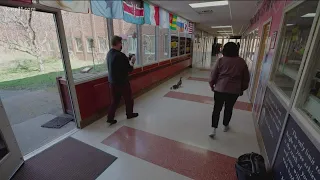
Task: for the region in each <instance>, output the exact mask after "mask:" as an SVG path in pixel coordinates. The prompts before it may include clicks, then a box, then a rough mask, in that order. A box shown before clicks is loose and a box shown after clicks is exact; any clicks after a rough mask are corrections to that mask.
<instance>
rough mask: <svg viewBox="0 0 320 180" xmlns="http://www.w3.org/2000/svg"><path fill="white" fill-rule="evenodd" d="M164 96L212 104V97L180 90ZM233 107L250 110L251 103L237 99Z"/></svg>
mask: <svg viewBox="0 0 320 180" xmlns="http://www.w3.org/2000/svg"><path fill="white" fill-rule="evenodd" d="M164 97H168V98H173V99H180V100H186V101H193V102H198V103H204V104H214V99H213V97H209V96H201V95H196V94H189V93H182V92H176V91H170V92H168V93H167V94H166V95H164ZM234 108H235V109H239V110H244V111H252V105H251V103H247V102H242V101H237V102H236V104H235V105H234Z"/></svg>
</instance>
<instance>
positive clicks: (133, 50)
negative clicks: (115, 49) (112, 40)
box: [113, 19, 141, 64]
mask: <svg viewBox="0 0 320 180" xmlns="http://www.w3.org/2000/svg"><path fill="white" fill-rule="evenodd" d="M113 33H114V35H117V36H120V37H122V52H123V53H125V54H126V55H127V56H129V55H130V54H135V55H136V54H137V50H138V48H137V42H138V40H137V38H138V34H137V25H135V24H131V23H127V22H125V21H123V20H122V19H113ZM140 62H141V61H140V59H137V62H136V64H140Z"/></svg>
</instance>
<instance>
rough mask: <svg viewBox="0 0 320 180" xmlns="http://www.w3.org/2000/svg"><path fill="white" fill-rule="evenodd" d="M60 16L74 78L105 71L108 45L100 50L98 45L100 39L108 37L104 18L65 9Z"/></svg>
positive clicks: (77, 78) (86, 76)
mask: <svg viewBox="0 0 320 180" xmlns="http://www.w3.org/2000/svg"><path fill="white" fill-rule="evenodd" d="M62 18H63V23H64V29H65V33H66V38H67V45H68V50H69V56H70V62H71V68H72V72H73V76H74V79H75V80H76V81H77V80H79V79H83V78H88V77H91V76H94V75H96V74H99V73H105V72H107V67H106V62H105V58H106V55H107V51H108V50H109V47H108V46H107V44H105V46H104V48H103V50H102V49H101V46H100V45H101V44H100V42H101V39H105V40H106V39H107V37H108V31H107V23H106V19H105V18H103V17H100V16H95V15H93V14H82V13H74V12H67V11H62ZM73 43H74V44H73Z"/></svg>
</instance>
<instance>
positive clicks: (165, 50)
mask: <svg viewBox="0 0 320 180" xmlns="http://www.w3.org/2000/svg"><path fill="white" fill-rule="evenodd" d="M159 32H160V33H159V43H158V44H159V45H158V46H157V48H158V53H159V58H160V60H165V59H168V58H169V49H170V44H169V29H168V28H161V27H159Z"/></svg>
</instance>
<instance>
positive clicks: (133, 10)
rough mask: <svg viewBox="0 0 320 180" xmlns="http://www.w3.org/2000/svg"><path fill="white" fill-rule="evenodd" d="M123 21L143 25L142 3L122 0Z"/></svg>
mask: <svg viewBox="0 0 320 180" xmlns="http://www.w3.org/2000/svg"><path fill="white" fill-rule="evenodd" d="M123 20H125V21H126V22H128V23H133V24H143V23H144V10H143V1H141V0H124V1H123Z"/></svg>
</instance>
